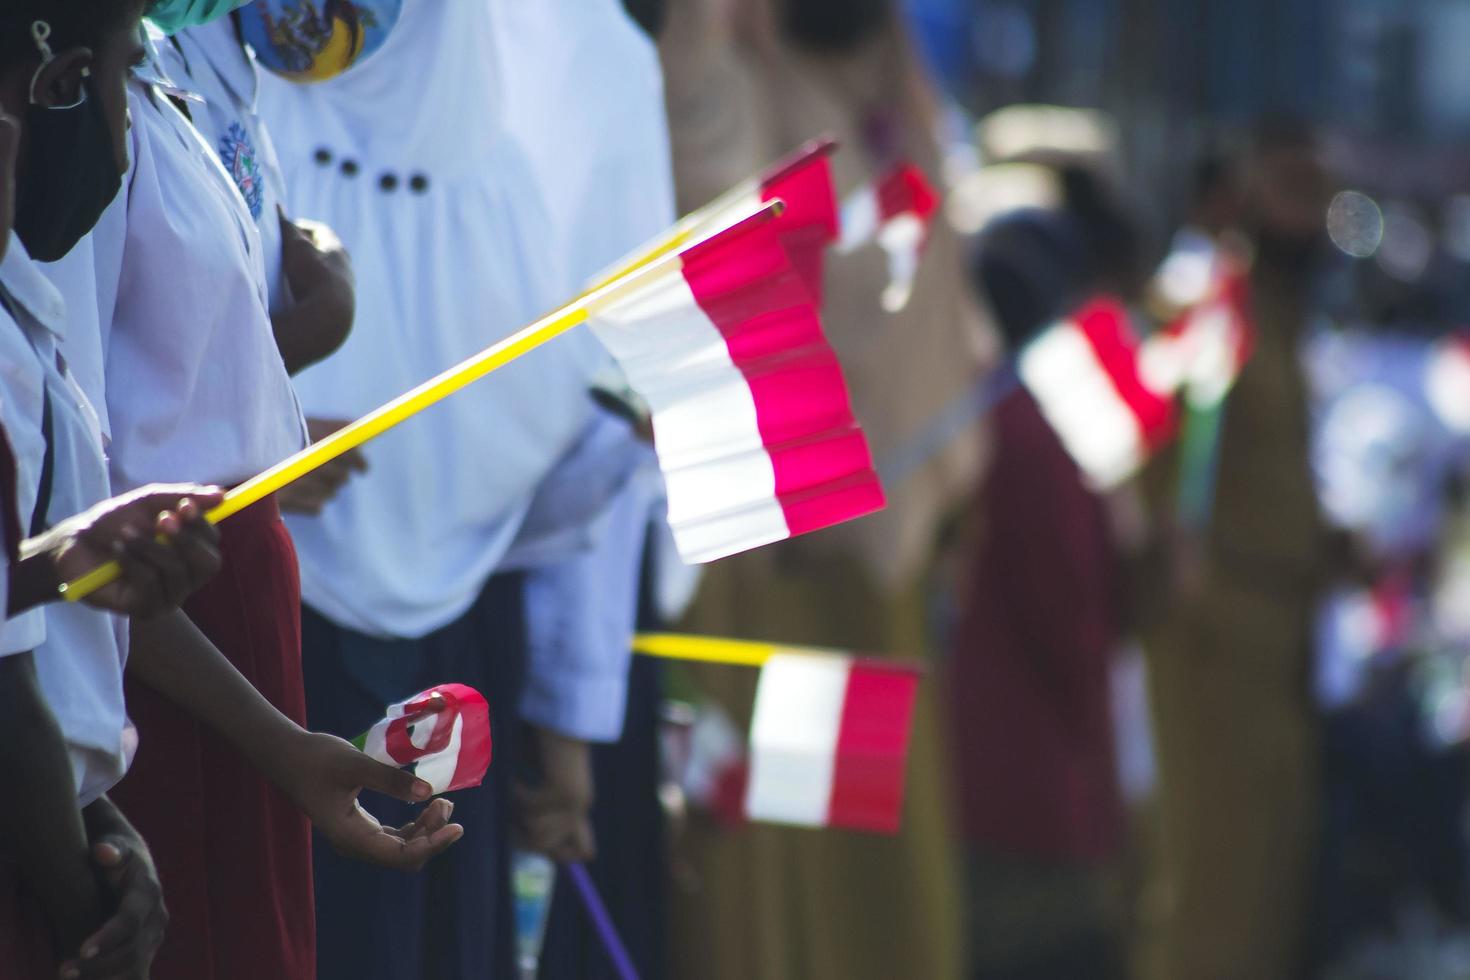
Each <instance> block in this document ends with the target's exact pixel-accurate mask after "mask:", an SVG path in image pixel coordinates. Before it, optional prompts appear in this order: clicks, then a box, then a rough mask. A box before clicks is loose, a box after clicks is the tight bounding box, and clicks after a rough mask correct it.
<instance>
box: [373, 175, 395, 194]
mask: <svg viewBox="0 0 1470 980" xmlns="http://www.w3.org/2000/svg"><path fill="white" fill-rule="evenodd" d="M378 186H379V187H381V188H383V190H384V191H386V192H388V193H390V194H391V193H392V192H393V191H396V190H398V175H397V174H384V175H383V176H381V177H379V178H378Z"/></svg>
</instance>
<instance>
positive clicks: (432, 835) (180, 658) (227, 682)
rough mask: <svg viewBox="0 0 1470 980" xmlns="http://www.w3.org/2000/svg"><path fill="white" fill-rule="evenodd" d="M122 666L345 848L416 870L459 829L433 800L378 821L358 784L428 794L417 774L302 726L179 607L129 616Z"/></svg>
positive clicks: (407, 796) (400, 794) (417, 797)
mask: <svg viewBox="0 0 1470 980" xmlns="http://www.w3.org/2000/svg"><path fill="white" fill-rule="evenodd" d="M128 670H129V671H131V672H132V673H133V674H134V675H135V676H137V677H138V678H139V679H140V680H142V681H143V682H144V683H146V684H147V685H148V686H149V687H151V688H153V689H154V690H155V691H158V692H159V693H160V694H162V695H164V696H165V697H167V698H168V699H169V700H171V701H173V702H174V703H175V704H177V705H179V706H180V707H181V708H183V709H184V710H185V711H187V712H189V714H191V715H193V716H194V717H195V718H197V719H198V720H199V721H201V722H203V723H204V724H206V725H209V726H210V727H211V728H213V729H214V730H215V731H217V732H219V734H220V735H221V736H223V737H224V738H226V739H228V740H229V741H230V743H231V744H233V745H234V746H235V747H236V748H237V749H239V750H240V751H241V752H242V753H243V754H244V755H245V756H246V758H248V759H249V760H250V761H251V763H252V764H253V765H254V766H255V767H256V768H257V769H259V770H260V771H261V773H262V774H264V775H265V777H266V778H267V779H269V780H270V781H271V782H273V783H275V784H276V785H277V786H278V787H280V789H281V790H282V792H284V793H285V794H286V795H287V796H288V797H290V799H291V800H292V802H294V803H295V804H296V805H297V806H298V807H300V808H301V810H302V811H303V812H304V813H305V814H306V816H307V817H308V818H310V820H311V822H312V823H313V824H315V825H316V827H317V829H318V830H320V831H321V832H322V833H323V834H325V835H326V837H327V839H328V840H329V841H331V843H332V846H333V847H335V848H336V849H337V850H338V851H339V852H340V853H342V854H343V855H345V856H347V857H353V858H357V859H359V860H362V861H367V862H370V863H372V864H378V865H382V866H384V867H391V868H400V869H403V870H416V869H417V868H419V867H422V866H423V864H424V863H425V862H426V861H428V860H429V859H430V858H432V857H434V856H436V855H437V854H439V853H440V852H442V851H443V850H444V849H445V848H447V847H449V846H450V845H451V844H453V843H454V842H455V841H457V840H458V839H459V838H460V836H461V835H462V834H463V833H464V828H462V827H460V826H458V825H457V824H449V823H448V818H449V813H450V810H451V809H452V807H451V805H450V804H449V802H448V801H447V800H436V801H435V802H434V803H433V804H432V805H431V806H429V807H428V808H426V809H425V810H424V812H423V813H421V814H420V815H419V817H418V819H417V820H415V821H414V822H413V823H411V824H408V825H407V826H404V827H402V828H396V829H395V828H391V827H383V826H381V825H380V824H379V823H378V822H377V821H376V820H374V819H373V818H372V817H371V816H370V815H369V814H368V813H367V812H366V811H364V810H363V809H362V808H361V807H359V806H358V805H357V797H358V794H359V793H360V792H361V791H362V790H364V789H371V790H375V791H377V792H379V793H383V794H386V795H388V796H392V797H395V798H397V799H400V800H404V801H405V802H410V803H413V802H423V801H425V800H428V798H429V796H430V794H431V792H432V790H431V788H430V787H429V784H428V783H426V782H424V781H423V780H422V779H416V778H415V777H414V776H412V775H410V774H409V773H407V772H404V771H403V770H399V769H394V768H392V767H390V766H385V765H383V764H381V763H379V762H375V761H373V760H372V759H370V758H368V757H367V756H366V755H363V754H362V753H361V752H359V751H358V750H357V749H355V748H353V747H352V745H351V744H349V743H348V742H345V741H343V740H342V739H340V738H334V737H333V736H331V735H323V734H320V733H315V732H307V731H304V730H303V729H302V728H301V727H300V726H298V725H297V724H296V723H295V722H293V721H291V720H290V719H289V718H287V717H286V716H285V715H283V714H281V713H280V712H279V711H277V710H276V709H275V708H274V707H273V706H272V705H271V704H270V702H268V701H266V699H265V698H263V697H261V695H260V692H258V691H256V690H255V688H253V687H251V686H250V683H249V682H248V681H246V680H245V678H244V677H242V676H241V675H240V673H239V672H238V671H237V670H235V668H234V666H233V665H232V664H231V663H230V662H229V661H228V660H226V659H225V657H224V655H223V654H221V653H220V652H219V650H217V649H216V648H215V646H214V644H213V643H211V642H210V641H209V639H208V638H207V637H205V635H204V634H203V633H201V632H199V629H198V628H197V627H196V626H195V625H194V624H193V623H192V622H191V621H190V620H189V618H188V617H187V616H185V615H184V614H183V613H182V612H178V611H175V612H172V613H169V614H167V615H164V616H160V617H158V618H157V619H152V620H147V621H139V620H134V621H133V643H132V652H131V655H130V656H129V658H128Z"/></svg>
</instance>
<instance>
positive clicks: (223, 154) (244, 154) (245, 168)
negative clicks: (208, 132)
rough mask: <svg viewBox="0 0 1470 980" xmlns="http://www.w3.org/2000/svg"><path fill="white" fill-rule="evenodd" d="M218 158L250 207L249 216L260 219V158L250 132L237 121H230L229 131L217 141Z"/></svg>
mask: <svg viewBox="0 0 1470 980" xmlns="http://www.w3.org/2000/svg"><path fill="white" fill-rule="evenodd" d="M219 155H220V159H221V160H223V161H224V164H225V169H226V170H228V171H229V172H230V177H232V178H233V179H234V181H235V186H236V187H238V188H240V196H241V197H243V198H244V199H245V206H246V207H248V208H249V209H250V216H251V217H252V218H254V219H255V220H256V221H259V220H260V211H261V208H262V207H263V206H264V204H265V186H264V184H263V183H262V178H261V176H260V159H259V158H258V157H257V156H256V154H255V147H253V146H251V145H250V134H249V133H247V132H245V127H243V126H241V125H240V124H239V123H230V129H229V132H227V133H225V135H224V137H223V138H222V139H221V140H220V141H219Z"/></svg>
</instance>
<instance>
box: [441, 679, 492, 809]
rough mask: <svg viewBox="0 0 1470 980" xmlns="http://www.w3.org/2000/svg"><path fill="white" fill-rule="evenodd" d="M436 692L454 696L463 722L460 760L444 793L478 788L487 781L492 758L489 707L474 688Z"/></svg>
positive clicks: (449, 686)
mask: <svg viewBox="0 0 1470 980" xmlns="http://www.w3.org/2000/svg"><path fill="white" fill-rule="evenodd" d="M437 690H439V691H441V692H443V693H444V695H445V697H452V698H453V700H454V704H455V710H457V711H458V712H459V714H460V717H461V718H463V719H464V727H463V728H462V729H460V733H459V757H458V759H457V760H456V763H455V766H454V779H453V780H452V781H451V782H450V784H449V786H448V788H447V789H445V792H446V793H447V792H452V791H453V790H457V789H468V788H469V787H471V786H478V785H480V783H481V782H483V781H484V779H485V773H486V771H487V770H488V769H489V768H490V759H491V758H492V756H493V751H492V746H491V740H490V705H489V703H488V702H486V700H485V698H484V696H483V695H482V694H480V692H479V691H477V690H475V689H474V688H473V687H466V686H465V685H463V684H445V685H444V686H443V687H440V688H438V689H437Z"/></svg>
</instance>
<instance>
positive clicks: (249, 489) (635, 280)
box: [60, 201, 784, 602]
mask: <svg viewBox="0 0 1470 980" xmlns="http://www.w3.org/2000/svg"><path fill="white" fill-rule="evenodd" d="M783 208H784V205H783V204H782V203H781V202H780V201H771V202H768V203H766V204H763V205H761V206H760V207H758V208H752V209H750V210H748V211H747V212H745V213H743V214H741V215H740V216H739V217H738V219H737V220H733V221H731V222H729V223H728V224H727V225H725V226H724V228H722V229H721V230H725V229H726V228H734V227H736V226H738V225H741V224H744V223H746V222H748V221H766V220H770V219H771V218H773V217H776V216H777V215H779V214H780V213H781V211H782V209H783ZM682 269H683V260H682V258H681V257H680V256H679V255H678V254H677V253H675V252H672V251H670V252H669V253H666V254H665V255H663V256H662V257H661V258H659V259H657V260H655V261H653V262H652V263H645V264H643V265H642V266H640V267H638V268H636V269H634V270H632V271H630V272H629V273H628V274H627V275H624V276H621V277H619V278H617V279H614V280H612V281H610V282H608V283H605V284H604V285H602V286H600V287H599V288H597V289H595V290H592V291H591V292H588V293H585V294H583V295H582V296H580V297H578V298H577V299H575V300H573V301H572V302H571V303H568V304H567V305H566V306H563V307H562V308H561V309H559V310H557V311H556V312H555V313H552V314H550V315H549V316H546V317H543V318H542V319H540V320H538V321H537V322H535V323H533V324H531V325H530V326H528V327H526V328H524V329H522V330H520V331H519V332H517V333H514V334H512V335H511V336H509V337H507V338H505V339H504V340H502V341H500V342H499V343H498V344H495V345H493V346H491V347H488V348H486V349H485V350H483V351H481V352H480V353H478V354H476V355H475V356H473V357H471V358H469V359H468V360H466V361H463V362H462V363H460V364H458V365H456V366H454V367H452V368H450V369H449V370H447V371H445V372H444V373H443V374H440V375H439V376H438V377H435V378H431V379H430V380H428V381H425V382H424V383H423V384H421V385H419V386H418V387H417V388H415V389H413V390H412V391H410V392H407V393H406V394H403V395H400V396H399V397H398V398H395V399H394V400H393V401H391V402H389V403H388V404H386V405H384V406H382V407H381V408H378V409H376V410H374V411H372V412H370V413H368V414H367V415H364V416H363V417H362V418H360V419H358V420H357V421H356V422H353V423H352V424H351V425H349V426H347V427H346V428H343V429H339V430H337V431H336V432H334V433H332V434H331V435H330V436H327V437H326V438H325V439H323V440H321V441H320V442H317V443H313V444H312V445H310V446H307V447H306V448H305V449H303V450H302V451H301V452H299V453H297V454H296V455H294V456H292V457H290V458H289V459H286V460H283V461H282V462H280V463H278V464H277V465H275V466H273V467H271V468H270V469H268V470H266V471H265V472H264V473H261V474H260V475H259V476H256V477H254V478H252V479H250V480H247V481H245V482H244V483H242V484H240V485H239V486H237V487H235V488H234V489H233V490H231V491H230V492H229V493H227V494H225V499H224V502H223V503H221V504H220V505H219V506H218V507H216V508H215V509H214V510H212V511H210V512H209V513H208V514H207V515H205V517H206V519H207V520H208V521H209V522H210V523H211V524H218V523H219V522H220V521H222V520H224V519H225V518H227V517H231V516H233V515H235V514H238V513H239V512H240V511H242V510H244V509H245V508H247V507H249V506H251V505H252V504H255V503H258V502H260V501H261V500H264V499H265V498H266V497H269V496H270V495H271V494H273V493H275V492H276V491H278V490H280V489H281V488H282V487H285V486H287V485H288V484H290V483H293V482H295V481H296V480H299V479H301V478H302V477H303V476H305V475H306V474H308V473H310V472H312V471H313V470H315V469H317V468H318V467H320V466H323V465H325V464H326V463H329V462H331V461H332V460H334V459H336V458H337V457H338V456H341V455H342V454H343V453H346V452H349V451H351V450H353V449H356V448H357V447H358V446H361V445H362V444H363V443H365V442H368V441H369V440H372V439H375V438H376V437H378V436H380V435H382V434H383V433H384V432H387V431H388V430H389V429H391V428H393V427H394V426H396V425H398V424H400V423H402V422H404V421H407V420H408V419H410V418H412V417H413V416H415V415H417V414H418V413H419V412H422V411H423V410H424V409H426V408H428V407H430V406H431V405H435V404H437V403H439V402H441V401H443V400H444V399H446V398H448V397H449V396H450V395H453V394H454V393H455V392H458V391H460V390H462V389H464V388H466V387H468V386H469V385H471V384H473V383H474V382H476V381H478V380H480V379H481V378H483V377H485V376H486V375H487V374H490V373H491V372H492V371H496V370H498V369H499V368H502V367H504V366H505V365H507V364H509V363H511V362H512V361H515V360H517V359H518V358H520V357H523V356H525V355H526V354H529V353H530V352H531V351H533V350H535V349H536V348H538V347H541V346H542V345H544V344H546V343H548V342H550V341H552V340H554V339H556V338H557V337H560V336H561V335H562V334H564V333H567V332H568V331H570V330H572V329H574V328H576V327H578V326H581V325H582V324H584V323H586V322H587V321H588V320H590V319H591V318H592V317H593V316H594V315H595V314H596V313H597V312H598V311H600V310H602V309H603V308H605V307H607V306H609V305H611V304H613V303H617V302H619V301H621V300H622V299H624V298H625V297H627V296H628V295H629V294H630V293H634V292H637V291H638V290H640V289H643V288H645V287H647V286H648V285H649V284H651V283H654V282H657V281H659V280H660V279H663V278H664V277H666V276H672V275H677V274H678V273H679V272H680V271H681V270H682ZM121 574H122V569H121V567H120V566H119V565H118V564H117V562H108V563H107V564H105V565H102V566H100V567H98V568H96V569H94V570H92V571H91V572H88V573H87V574H86V575H83V576H82V577H81V578H79V579H77V580H76V581H74V582H70V583H67V584H65V585H62V586H61V588H60V592H61V595H62V597H63V598H65V599H66V600H67V601H68V602H80V601H81V600H83V599H85V598H86V597H87V596H89V595H91V594H92V593H93V592H96V591H97V590H98V589H100V588H102V587H104V586H106V585H109V584H111V583H112V582H115V581H116V580H117V578H118V576H119V575H121Z"/></svg>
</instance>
